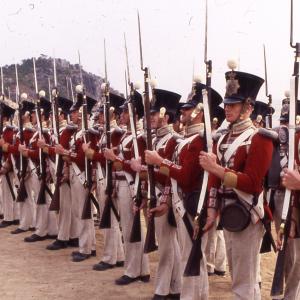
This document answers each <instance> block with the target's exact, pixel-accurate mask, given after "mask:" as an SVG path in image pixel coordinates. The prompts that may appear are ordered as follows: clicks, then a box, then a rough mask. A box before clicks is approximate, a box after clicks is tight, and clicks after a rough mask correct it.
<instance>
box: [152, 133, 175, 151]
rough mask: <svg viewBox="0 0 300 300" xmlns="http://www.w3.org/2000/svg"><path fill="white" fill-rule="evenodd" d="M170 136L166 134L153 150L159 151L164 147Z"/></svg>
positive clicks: (170, 134)
mask: <svg viewBox="0 0 300 300" xmlns="http://www.w3.org/2000/svg"><path fill="white" fill-rule="evenodd" d="M171 136H172V133H167V134H166V135H165V136H163V137H162V138H161V139H160V140H159V141H158V143H157V144H156V146H155V150H159V149H160V148H162V147H164V146H165V144H166V143H167V141H168V140H169V139H170V137H171Z"/></svg>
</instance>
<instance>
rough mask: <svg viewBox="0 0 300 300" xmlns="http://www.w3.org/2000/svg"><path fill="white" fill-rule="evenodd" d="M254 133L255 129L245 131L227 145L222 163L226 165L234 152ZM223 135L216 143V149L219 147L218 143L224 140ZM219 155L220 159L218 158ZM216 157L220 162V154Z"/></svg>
mask: <svg viewBox="0 0 300 300" xmlns="http://www.w3.org/2000/svg"><path fill="white" fill-rule="evenodd" d="M255 131H256V129H255V128H253V127H250V128H248V129H247V130H245V131H244V132H243V133H242V134H240V135H239V136H238V137H237V138H236V139H235V140H234V141H233V143H232V144H230V145H229V147H228V148H227V150H226V152H225V153H224V157H223V159H224V162H225V164H226V165H227V163H228V161H229V160H230V158H231V157H232V155H233V154H234V153H235V152H236V150H237V149H238V148H239V147H240V146H241V145H242V144H243V143H244V142H245V141H246V140H247V139H248V138H249V137H250V136H251V135H252V134H253V133H254V132H255ZM224 137H225V135H224V136H222V137H221V138H220V140H219V142H218V149H219V147H220V143H221V142H222V140H223V139H224ZM219 155H220V157H219ZM219 155H218V158H219V160H221V153H220V154H219Z"/></svg>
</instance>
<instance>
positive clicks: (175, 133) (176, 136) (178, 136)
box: [172, 131, 184, 141]
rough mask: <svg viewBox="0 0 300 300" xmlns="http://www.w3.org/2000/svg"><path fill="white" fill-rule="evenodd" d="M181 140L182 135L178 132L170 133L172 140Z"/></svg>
mask: <svg viewBox="0 0 300 300" xmlns="http://www.w3.org/2000/svg"><path fill="white" fill-rule="evenodd" d="M183 138H184V137H183V135H181V134H179V133H178V132H176V131H174V132H172V139H174V140H175V141H179V140H182V139H183Z"/></svg>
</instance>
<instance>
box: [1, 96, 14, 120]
mask: <svg viewBox="0 0 300 300" xmlns="http://www.w3.org/2000/svg"><path fill="white" fill-rule="evenodd" d="M0 105H1V109H2V116H3V117H6V118H8V119H9V118H11V117H13V115H14V113H15V111H16V109H17V107H18V106H17V104H16V103H15V102H13V101H11V100H8V99H4V100H0Z"/></svg>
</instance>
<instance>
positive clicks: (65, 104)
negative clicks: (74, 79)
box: [57, 96, 73, 115]
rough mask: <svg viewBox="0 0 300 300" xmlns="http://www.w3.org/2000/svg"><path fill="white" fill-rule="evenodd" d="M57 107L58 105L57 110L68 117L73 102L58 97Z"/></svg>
mask: <svg viewBox="0 0 300 300" xmlns="http://www.w3.org/2000/svg"><path fill="white" fill-rule="evenodd" d="M57 105H58V108H59V109H60V110H61V111H62V112H63V113H64V114H65V115H68V114H70V108H71V107H72V105H73V101H72V100H70V99H68V98H65V97H63V96H58V98H57Z"/></svg>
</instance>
